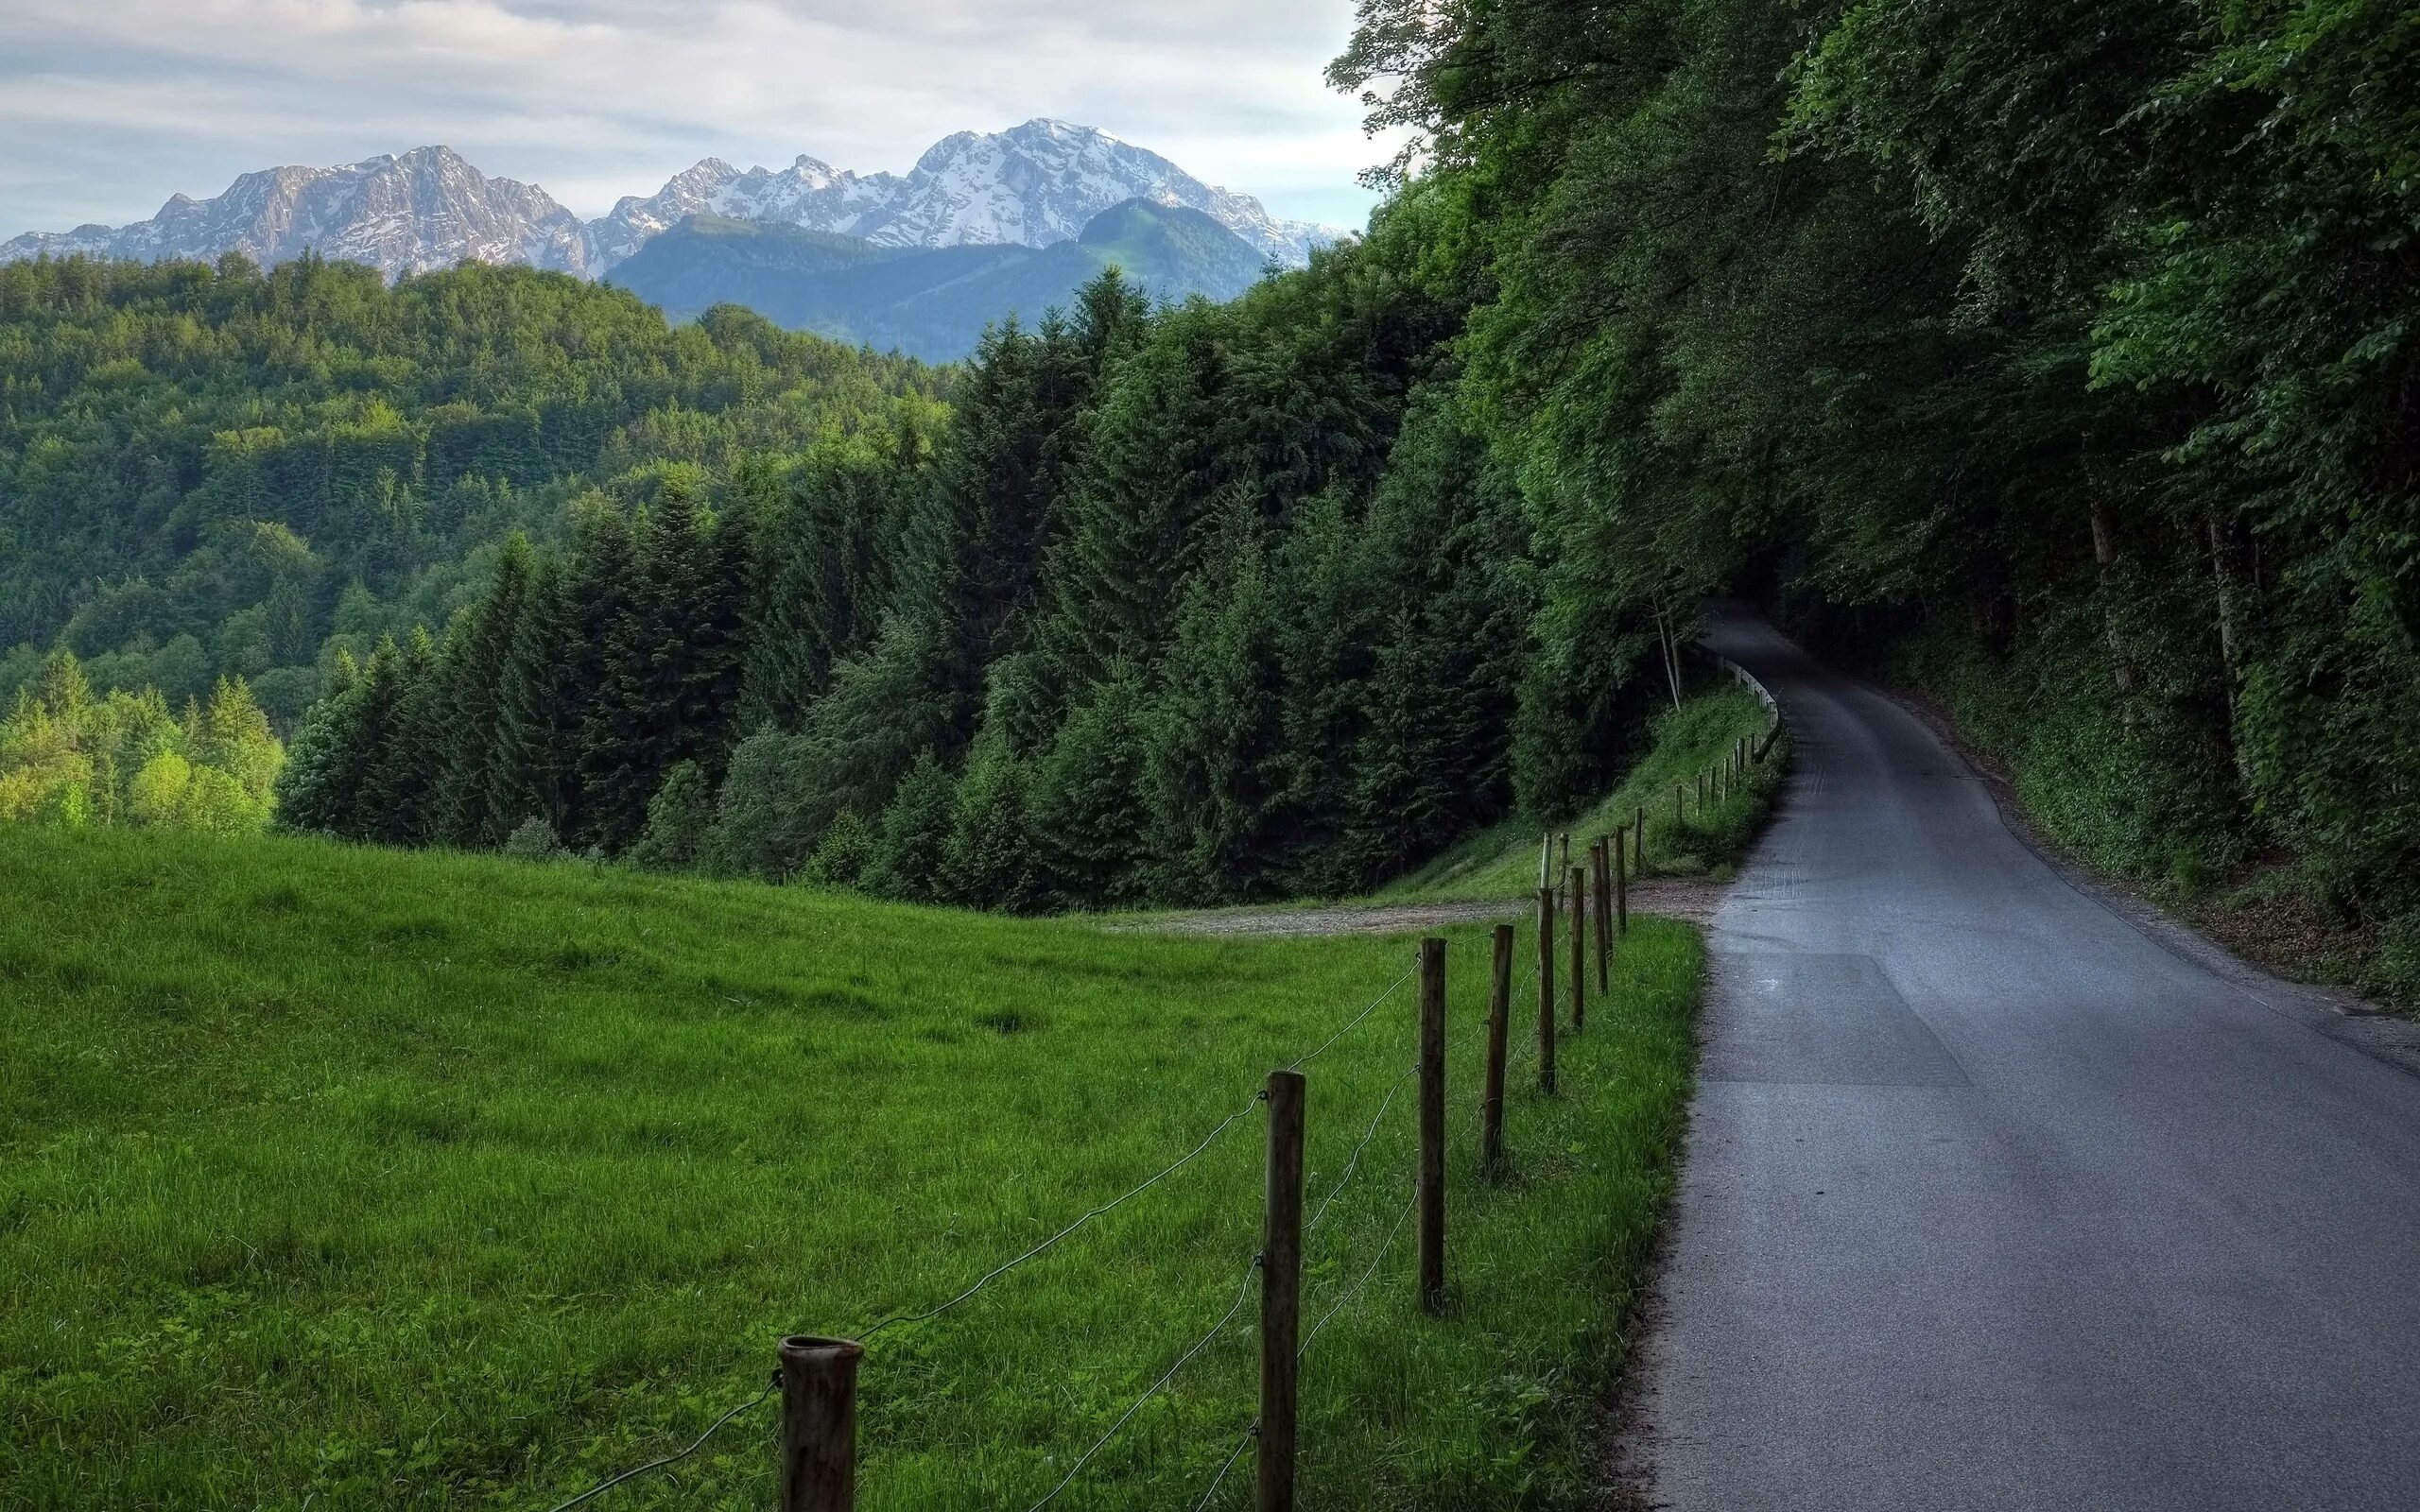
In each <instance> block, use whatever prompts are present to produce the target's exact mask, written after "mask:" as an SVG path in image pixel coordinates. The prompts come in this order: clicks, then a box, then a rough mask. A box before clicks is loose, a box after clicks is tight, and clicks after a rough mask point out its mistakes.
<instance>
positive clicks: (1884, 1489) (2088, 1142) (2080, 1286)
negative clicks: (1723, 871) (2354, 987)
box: [1627, 619, 2420, 1512]
mask: <svg viewBox="0 0 2420 1512" xmlns="http://www.w3.org/2000/svg"><path fill="white" fill-rule="evenodd" d="M1709 639H1710V641H1711V643H1712V644H1714V646H1715V647H1716V648H1717V649H1719V650H1721V651H1723V652H1725V653H1726V654H1728V655H1730V656H1731V657H1732V658H1733V659H1734V660H1736V661H1737V662H1740V663H1742V664H1743V665H1746V666H1747V667H1749V668H1750V670H1752V671H1753V672H1755V673H1756V674H1757V675H1758V677H1759V678H1760V679H1761V680H1763V681H1764V682H1765V683H1766V684H1767V686H1768V687H1770V688H1771V689H1772V692H1773V693H1774V695H1775V696H1776V697H1777V698H1778V699H1779V700H1780V701H1781V703H1782V706H1783V709H1784V712H1785V713H1786V716H1787V717H1788V718H1789V722H1790V724H1791V725H1792V727H1793V729H1794V731H1795V738H1796V740H1797V743H1798V752H1799V761H1798V766H1797V771H1796V775H1795V777H1794V779H1793V782H1792V785H1791V788H1790V791H1789V797H1788V799H1787V800H1786V802H1785V804H1784V806H1783V808H1782V811H1781V814H1780V815H1779V816H1778V818H1777V820H1776V822H1775V824H1774V826H1773V828H1772V831H1771V832H1770V833H1768V835H1767V837H1766V839H1765V841H1764V842H1763V843H1762V845H1761V846H1760V848H1759V850H1758V851H1757V853H1756V855H1755V858H1754V859H1753V860H1752V862H1751V863H1750V865H1749V866H1748V867H1747V868H1744V870H1743V872H1742V874H1741V877H1740V881H1739V884H1738V885H1737V887H1735V888H1734V889H1733V891H1732V893H1731V895H1730V896H1729V898H1728V899H1727V900H1726V901H1725V902H1723V904H1722V906H1721V908H1720V910H1719V911H1718V913H1717V914H1716V917H1715V922H1714V925H1713V932H1712V935H1711V936H1710V937H1711V942H1712V948H1713V954H1714V961H1715V967H1714V970H1715V985H1714V990H1713V993H1712V995H1711V997H1710V999H1709V1004H1708V1008H1707V1015H1708V1017H1707V1022H1706V1053H1705V1059H1704V1062H1703V1082H1702V1085H1701V1088H1700V1091H1699V1093H1698V1098H1697V1102H1696V1105H1695V1109H1694V1112H1693V1116H1692V1132H1691V1135H1690V1146H1689V1153H1688V1158H1687V1161H1686V1164H1685V1170H1684V1175H1683V1177H1682V1187H1681V1193H1680V1198H1679V1203H1678V1206H1677V1211H1676V1212H1675V1214H1674V1227H1673V1229H1671V1230H1670V1246H1669V1250H1668V1260H1667V1263H1666V1266H1665V1269H1664V1273H1663V1279H1662V1280H1661V1282H1660V1296H1659V1298H1658V1301H1657V1303H1656V1305H1655V1307H1654V1308H1653V1309H1652V1312H1651V1322H1650V1325H1649V1331H1648V1333H1647V1336H1646V1343H1645V1347H1644V1353H1643V1355H1642V1357H1641V1360H1640V1362H1639V1365H1638V1366H1637V1368H1638V1370H1639V1372H1640V1374H1639V1376H1638V1379H1637V1383H1636V1395H1635V1397H1634V1400H1633V1402H1632V1404H1631V1410H1632V1412H1633V1413H1634V1422H1635V1424H1636V1427H1635V1429H1634V1434H1633V1435H1632V1444H1631V1448H1630V1452H1629V1454H1628V1456H1627V1457H1628V1459H1629V1462H1630V1466H1631V1473H1632V1475H1633V1477H1634V1480H1633V1486H1634V1489H1635V1490H1637V1491H1641V1492H1643V1493H1644V1499H1645V1500H1646V1501H1647V1502H1648V1503H1650V1504H1651V1505H1659V1506H1669V1507H1672V1508H1677V1509H1685V1512H1697V1509H1720V1512H1747V1509H1756V1508H1767V1507H1772V1508H1790V1509H1808V1512H1815V1509H1824V1508H1843V1509H1847V1508H1855V1509H1858V1512H1878V1509H1890V1508H1927V1509H1932V1508H1942V1509H1947V1508H2026V1509H2048V1508H2180V1509H2181V1508H2191V1509H2195V1512H2212V1509H2221V1508H2260V1509H2263V1512H2274V1509H2285V1508H2317V1507H2326V1508H2342V1507H2360V1508H2398V1509H2412V1508H2420V1074H2415V1073H2420V1055H2415V1054H2414V1053H2413V1049H2412V1043H2413V1038H2414V1037H2413V1035H2412V1033H2411V1027H2410V1026H2409V1025H2408V1024H2405V1023H2403V1022H2399V1021H2387V1020H2377V1019H2366V1020H2365V1019H2359V1018H2354V1017H2348V1016H2346V1015H2345V1014H2343V1013H2342V1012H2340V1011H2338V1009H2337V1008H2336V1007H2334V1006H2333V1005H2331V1004H2330V1003H2329V1002H2328V1000H2327V999H2326V998H2325V997H2324V996H2323V995H2321V994H2318V993H2314V992H2311V991H2308V990H2306V989H2301V988H2293V987H2290V986H2287V985H2284V984H2281V983H2278V982H2275V981H2273V980H2272V979H2269V978H2267V977H2265V976H2262V975H2260V974H2259V973H2256V972H2254V971H2250V970H2249V969H2248V968H2244V967H2242V966H2241V965H2239V964H2238V963H2235V962H2233V961H2232V960H2230V959H2228V958H2226V957H2224V956H2222V955H2221V954H2218V953H2216V952H2215V951H2213V950H2211V949H2209V948H2208V947H2205V946H2203V945H2201V944H2200V943H2199V942H2198V941H2195V940H2193V939H2192V938H2190V937H2189V936H2184V935H2182V933H2181V932H2177V931H2174V930H2172V929H2169V928H2164V927H2163V926H2161V925H2159V924H2158V923H2156V922H2155V921H2152V920H2150V919H2145V918H2143V917H2140V916H2139V915H2138V913H2137V912H2135V911H2134V910H2130V909H2127V908H2124V907H2121V906H2118V905H2115V904H2113V903H2112V902H2107V901H2104V900H2103V899H2102V898H2101V897H2100V896H2099V895H2098V894H2097V892H2096V891H2095V890H2093V889H2092V888H2090V887H2089V886H2087V885H2080V884H2078V883H2077V882H2074V881H2071V880H2070V879H2069V878H2068V877H2067V876H2066V874H2065V873H2064V872H2063V871H2062V870H2061V869H2059V868H2055V867H2053V866H2052V865H2051V864H2049V863H2048V862H2047V861H2045V860H2044V859H2043V858H2042V857H2041V856H2040V855H2038V854H2037V853H2036V852H2035V851H2033V850H2032V849H2031V847H2030V846H2029V845H2028V844H2027V843H2026V842H2025V841H2024V840H2023V839H2021V838H2020V837H2019V836H2018V834H2017V833H2015V832H2014V831H2013V830H2012V829H2011V828H2010V827H2009V825H2008V824H2007V823H2006V822H2005V821H2004V820H2003V818H2002V816H2001V815H2000V813H1999V811H1998V809H1997V806H1996V805H1995V803H1994V802H1993V800H1992V798H1991V795H1990V793H1989V791H1988V789H1987V788H1985V787H1984V786H1983V785H1982V783H1981V782H1979V780H1978V779H1977V778H1976V776H1975V775H1974V773H1973V772H1972V771H1971V770H1970V769H1969V768H1968V767H1966V766H1965V765H1963V764H1962V762H1961V761H1960V760H1959V759H1958V758H1957V757H1956V756H1955V755H1954V754H1952V753H1951V752H1950V751H1949V750H1947V749H1945V747H1944V746H1943V745H1942V743H1941V742H1940V741H1938V740H1936V739H1935V738H1934V737H1933V735H1932V734H1931V733H1930V731H1929V730H1927V729H1926V728H1925V726H1924V725H1923V724H1922V723H1920V722H1919V721H1918V720H1916V719H1915V718H1914V717H1912V716H1911V715H1910V714H1909V713H1907V712H1906V711H1904V710H1902V709H1901V708H1899V707H1898V706H1897V705H1895V704H1893V702H1891V701H1890V700H1889V699H1887V698H1885V697H1883V696H1880V695H1879V694H1877V693H1876V692H1874V691H1872V690H1871V689H1869V688H1867V687H1865V686H1864V685H1862V684H1860V683H1857V682H1854V681H1851V680H1848V679H1842V678H1840V677H1836V676H1833V675H1830V674H1828V673H1826V672H1824V670H1823V669H1822V668H1820V667H1819V666H1817V665H1815V664H1813V663H1812V662H1809V661H1808V660H1807V659H1806V658H1805V657H1804V656H1803V655H1801V654H1800V653H1799V652H1798V651H1797V650H1796V649H1795V648H1794V647H1792V646H1791V645H1790V644H1789V643H1788V642H1787V641H1785V640H1783V639H1782V638H1781V637H1780V636H1778V635H1777V634H1775V633H1774V632H1773V631H1772V630H1771V629H1769V628H1766V627H1763V626H1761V625H1758V624H1755V623H1754V622H1752V621H1742V620H1737V619H1730V620H1725V621H1722V622H1720V623H1719V624H1718V627H1717V628H1716V630H1715V632H1714V633H1713V634H1712V635H1711V636H1710V637H1709Z"/></svg>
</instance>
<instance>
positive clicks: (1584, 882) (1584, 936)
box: [1571, 867, 1588, 1029]
mask: <svg viewBox="0 0 2420 1512" xmlns="http://www.w3.org/2000/svg"><path fill="white" fill-rule="evenodd" d="M1587 909H1588V875H1587V873H1586V872H1583V871H1582V870H1581V869H1580V868H1578V867H1574V868H1571V1027H1572V1028H1574V1029H1579V1028H1581V1027H1582V1026H1583V1025H1584V1024H1585V1023H1586V1022H1588V913H1587Z"/></svg>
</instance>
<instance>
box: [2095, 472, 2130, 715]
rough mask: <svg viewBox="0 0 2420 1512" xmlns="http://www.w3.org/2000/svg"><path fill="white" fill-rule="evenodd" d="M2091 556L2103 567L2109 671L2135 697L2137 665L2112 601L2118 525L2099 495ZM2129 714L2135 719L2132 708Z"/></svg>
mask: <svg viewBox="0 0 2420 1512" xmlns="http://www.w3.org/2000/svg"><path fill="white" fill-rule="evenodd" d="M2092 560H2093V564H2094V565H2095V566H2097V567H2098V568H2100V595H2101V608H2100V622H2101V625H2102V627H2103V629H2104V632H2105V633H2106V635H2107V637H2108V640H2109V675H2110V676H2111V677H2112V678H2114V679H2116V680H2117V683H2118V693H2119V694H2120V695H2121V696H2127V697H2132V696H2134V692H2135V667H2134V663H2133V662H2129V661H2127V660H2126V646H2125V638H2124V637H2123V636H2122V635H2120V634H2119V633H2118V616H2117V614H2116V612H2115V611H2114V610H2113V609H2112V607H2111V604H2110V600H2111V599H2112V598H2113V597H2114V596H2115V594H2116V593H2117V592H2118V590H2117V588H2116V586H2115V585H2113V584H2112V583H2111V582H2110V580H2109V579H2110V576H2111V574H2112V572H2113V571H2114V570H2115V569H2116V567H2117V565H2118V525H2117V522H2116V521H2114V520H2112V519H2111V518H2110V516H2109V506H2107V505H2106V504H2103V503H2102V502H2100V500H2099V499H2095V500H2094V501H2093V504H2092ZM2127 717H2128V719H2129V720H2130V721H2131V720H2132V718H2133V713H2132V712H2131V711H2129V713H2128V715H2127Z"/></svg>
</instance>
